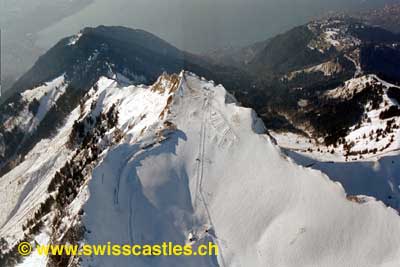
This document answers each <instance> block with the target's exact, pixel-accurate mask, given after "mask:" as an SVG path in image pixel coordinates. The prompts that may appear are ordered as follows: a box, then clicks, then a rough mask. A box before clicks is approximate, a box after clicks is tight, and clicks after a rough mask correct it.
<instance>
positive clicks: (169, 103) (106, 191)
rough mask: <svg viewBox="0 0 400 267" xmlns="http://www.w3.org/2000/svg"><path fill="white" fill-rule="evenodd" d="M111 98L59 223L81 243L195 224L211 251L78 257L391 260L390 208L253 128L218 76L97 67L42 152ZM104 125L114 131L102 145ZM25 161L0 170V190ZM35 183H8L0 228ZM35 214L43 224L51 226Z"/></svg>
mask: <svg viewBox="0 0 400 267" xmlns="http://www.w3.org/2000/svg"><path fill="white" fill-rule="evenodd" d="M113 106H114V107H115V108H116V109H117V110H118V114H119V115H118V123H117V125H116V126H115V127H110V128H109V129H108V130H107V132H106V134H105V135H104V137H103V139H102V140H100V141H99V144H101V145H102V147H103V150H102V151H101V154H100V156H99V160H98V163H97V164H96V165H95V166H94V168H93V169H92V171H90V172H88V173H87V174H86V176H87V177H86V179H87V180H86V182H85V183H83V185H82V187H81V188H80V189H79V190H78V191H79V193H78V195H77V196H76V197H75V199H74V200H73V201H72V202H71V203H70V204H69V206H68V207H67V208H66V209H65V211H64V212H65V213H64V214H65V215H66V216H65V217H64V218H63V220H62V222H63V225H64V226H65V228H68V227H71V226H72V225H74V224H77V223H82V224H83V225H84V226H85V228H86V232H85V234H84V235H83V236H82V240H81V242H84V243H89V244H97V243H107V242H112V243H116V244H125V243H128V244H129V243H140V244H145V243H158V242H163V241H174V242H176V243H182V244H185V243H187V242H188V237H189V236H191V235H195V236H197V237H198V241H197V243H196V244H194V246H197V245H198V244H199V243H202V242H207V241H208V240H212V241H213V242H215V243H216V244H218V245H219V247H220V255H219V256H218V257H217V258H215V257H206V258H200V257H179V258H178V257H149V258H140V257H93V258H83V259H82V262H81V263H80V265H81V266H98V267H101V266H104V267H106V266H107V267H108V266H133V265H134V266H152V267H154V266H185V267H186V266H204V267H206V266H274V267H275V266H282V267H289V266H296V267H298V266H324V267H328V266H332V267H337V266H351V267H358V266H359V267H368V266H371V267H373V266H382V267H389V266H393V267H394V266H398V262H399V261H400V218H399V216H398V213H397V212H396V211H394V210H393V209H391V208H387V207H385V206H384V205H383V203H381V202H377V201H375V200H374V199H372V198H368V199H366V201H363V202H362V203H357V202H354V201H349V200H348V199H346V193H345V191H344V190H343V188H342V186H341V185H340V184H338V183H335V182H332V181H331V180H329V178H328V177H327V176H326V175H324V174H322V173H321V172H319V171H316V170H311V169H308V168H303V167H300V166H298V165H297V164H296V163H294V162H293V161H291V160H288V159H287V158H286V157H285V156H284V155H283V154H282V153H281V151H280V149H279V148H278V147H277V146H276V145H275V144H274V143H273V141H272V140H271V139H270V138H269V137H268V136H267V135H265V134H263V133H264V132H265V129H264V126H263V124H262V122H261V121H260V119H258V117H257V116H256V114H255V113H254V112H253V111H252V110H250V109H246V108H242V107H239V106H238V105H237V104H235V103H233V102H232V97H231V96H230V95H227V93H226V91H225V89H224V88H223V87H222V86H220V85H218V86H217V85H215V84H214V83H213V82H209V81H205V80H204V79H201V78H199V77H197V76H196V75H194V74H191V73H187V72H182V73H181V75H180V76H177V75H175V76H174V75H173V76H167V75H163V76H161V77H160V79H159V80H158V81H157V82H156V84H155V85H153V86H151V87H146V86H125V85H120V84H118V83H117V82H116V81H114V80H110V79H106V78H102V79H101V80H100V81H99V82H98V89H97V90H94V89H93V90H91V91H90V92H89V95H88V99H87V102H86V103H85V105H84V107H85V108H84V111H83V114H80V116H77V114H72V115H71V117H70V118H69V119H68V122H67V125H66V126H65V127H64V128H63V129H61V130H60V133H59V135H58V137H56V138H55V139H54V140H53V141H51V140H49V141H48V142H54V143H49V144H48V146H50V145H52V146H53V147H52V148H48V149H54V150H55V151H46V152H47V153H49V155H50V154H51V155H54V156H55V155H58V156H61V154H62V153H66V154H68V153H67V151H64V152H61V150H62V148H63V147H64V145H63V144H62V143H63V142H64V141H65V140H64V139H62V136H65V134H66V133H67V132H68V131H70V130H67V129H69V128H71V124H72V123H71V122H72V121H73V120H74V119H76V120H77V119H79V120H82V118H83V117H85V116H86V117H87V116H89V115H90V114H92V115H93V116H95V115H98V114H100V113H104V112H107V111H109V110H111V109H112V107H113ZM78 109H79V108H77V110H76V111H74V113H78ZM78 117H79V118H78ZM111 136H114V137H115V136H119V137H120V138H118V139H117V141H116V142H115V143H113V144H112V145H110V146H106V145H104V144H105V143H107V142H106V139H107V140H109V139H110V137H111ZM114 139H115V138H114ZM39 148H40V146H39ZM39 148H34V150H33V151H32V152H31V153H32V154H35V153H40V152H41V151H40V150H39ZM56 150H57V152H56ZM65 157H67V155H65ZM32 162H33V163H34V161H32ZM32 162H31V163H22V164H21V165H19V166H18V167H16V168H15V169H14V170H13V172H14V174H13V173H12V172H10V173H9V174H7V175H8V177H9V178H8V179H4V177H3V178H1V179H0V190H1V194H0V195H3V193H4V192H8V191H9V190H8V189H7V188H6V184H7V183H9V181H11V180H12V177H16V175H17V173H26V171H25V170H27V169H29V167H31V165H32ZM43 162H48V160H47V159H45V160H43V161H41V162H37V163H36V164H37V167H39V166H41V168H42V169H46V168H47V169H49V167H48V166H47V167H46V166H45V165H43V164H44V163H43ZM24 164H25V165H24ZM34 164H35V163H34ZM28 165H29V167H28ZM53 166H54V165H51V167H53ZM26 175H27V179H28V180H32V181H33V180H34V176H32V175H31V176H29V174H26ZM38 178H39V180H42V179H44V178H43V176H41V175H39V176H38ZM46 181H47V179H46ZM37 185H38V184H35V183H34V186H33V187H32V188H31V190H30V191H29V192H27V194H25V195H24V194H23V193H20V192H19V191H15V194H16V196H17V197H19V198H20V199H22V203H23V204H22V205H19V206H18V207H19V208H17V209H16V212H11V211H12V210H13V209H14V208H13V207H12V206H13V205H11V204H10V205H6V206H4V205H3V204H0V207H1V209H2V212H1V214H8V216H7V217H8V218H7V219H3V222H4V225H3V226H2V228H1V229H0V237H6V238H7V240H8V241H10V242H12V240H13V239H14V241H15V239H17V238H16V237H17V236H18V231H21V230H20V229H19V225H18V224H15V222H16V221H17V222H18V221H21V220H23V218H26V215H25V213H24V212H25V210H26V209H25V208H23V207H24V203H26V204H25V205H28V204H30V203H34V202H40V197H39V196H38V195H37V194H35V192H41V193H42V194H44V195H45V194H46V192H45V190H43V188H41V187H39V186H37ZM29 197H32V198H31V199H29ZM0 203H2V202H0ZM31 205H32V204H31ZM81 208H82V209H83V211H84V213H83V215H82V217H80V215H78V213H79V210H80V209H81ZM47 222H48V220H47V221H46V223H47ZM46 223H45V225H44V227H43V228H42V230H41V231H42V232H43V231H48V230H49V229H50V227H49V226H50V223H49V225H47V224H46ZM206 229H212V231H208V232H206V231H205V230H206ZM55 231H56V233H54V232H53V233H52V234H51V235H53V237H52V238H51V239H50V240H55V239H57V237H60V233H61V236H62V232H63V227H60V228H59V229H56V230H55ZM10 233H13V234H10ZM32 257H35V256H32ZM29 260H32V259H31V258H27V259H26V261H29ZM25 266H26V265H25Z"/></svg>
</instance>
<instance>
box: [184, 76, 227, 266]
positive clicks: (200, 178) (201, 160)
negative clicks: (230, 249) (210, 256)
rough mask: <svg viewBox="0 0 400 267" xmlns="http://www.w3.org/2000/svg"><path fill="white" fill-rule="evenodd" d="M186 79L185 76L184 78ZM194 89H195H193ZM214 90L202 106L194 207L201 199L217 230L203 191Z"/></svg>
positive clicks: (219, 245)
mask: <svg viewBox="0 0 400 267" xmlns="http://www.w3.org/2000/svg"><path fill="white" fill-rule="evenodd" d="M184 79H185V78H184ZM185 84H186V86H187V87H189V89H191V88H190V86H189V84H188V82H187V81H186V79H185ZM191 90H192V91H194V90H193V89H191ZM212 94H213V92H212V91H207V92H206V93H205V94H204V103H203V106H202V109H203V110H204V112H203V116H202V119H201V127H200V141H199V152H198V157H197V159H196V160H197V170H196V187H195V192H194V209H195V210H196V209H197V207H198V201H199V200H200V201H201V202H202V203H203V206H204V209H205V212H206V215H207V219H208V223H209V225H210V226H211V228H212V229H213V230H214V231H215V225H214V223H213V221H212V216H211V212H210V209H209V207H208V204H207V201H206V198H205V196H204V192H203V183H204V168H205V166H204V165H205V154H206V139H207V123H208V118H210V115H211V100H212ZM210 236H211V237H212V239H213V240H214V241H215V243H216V244H217V246H218V247H219V248H220V247H221V244H220V240H219V239H218V237H217V236H214V235H210ZM219 256H220V259H221V265H222V266H223V267H225V266H226V264H225V259H224V256H223V253H222V250H219Z"/></svg>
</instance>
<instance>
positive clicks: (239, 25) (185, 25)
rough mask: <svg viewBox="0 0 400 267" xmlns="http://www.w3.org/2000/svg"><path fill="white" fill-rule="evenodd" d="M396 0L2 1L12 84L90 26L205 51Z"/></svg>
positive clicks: (5, 67)
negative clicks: (326, 15)
mask: <svg viewBox="0 0 400 267" xmlns="http://www.w3.org/2000/svg"><path fill="white" fill-rule="evenodd" d="M388 2H396V1H395V0H369V1H368V0H338V1H328V0H248V1H244V0H203V1H194V0H193V1H183V0H170V1H168V2H167V1H164V0H135V1H132V0H115V1H113V2H112V3H111V2H110V1H108V0H84V1H79V0H70V1H64V0H52V1H50V0H37V1H26V0H15V1H13V2H10V1H7V0H0V27H1V28H2V29H3V40H2V57H1V60H2V75H3V76H2V79H4V80H3V84H4V85H5V87H9V86H10V85H11V84H12V82H13V81H14V80H15V79H16V78H18V77H19V76H20V75H22V74H23V73H24V72H26V71H27V70H28V69H29V68H30V67H31V66H32V65H33V63H34V62H35V61H36V59H37V58H38V57H39V56H40V55H41V54H43V53H44V52H45V51H47V50H48V49H49V48H50V47H52V46H53V45H54V44H55V43H56V42H57V41H59V40H60V39H61V38H64V37H66V36H69V35H72V34H75V33H77V32H78V31H79V30H81V29H82V28H84V27H87V26H98V25H119V26H126V27H130V28H137V29H143V30H146V31H149V32H151V33H153V34H155V35H158V36H159V37H161V38H163V39H164V40H166V41H168V42H170V43H171V44H173V45H175V46H177V47H178V48H180V49H184V50H186V51H189V52H194V53H202V52H205V51H209V50H214V49H219V48H223V47H226V46H235V47H236V46H243V45H247V44H250V43H253V42H257V41H261V40H265V39H268V38H270V37H271V36H274V35H276V34H278V33H281V32H283V31H285V30H288V29H290V28H292V27H294V26H296V25H299V24H303V23H306V22H307V21H308V20H310V19H311V18H315V17H318V16H320V15H322V14H324V13H326V12H329V11H344V10H360V9H365V8H370V7H376V6H381V5H383V4H384V3H388Z"/></svg>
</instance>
